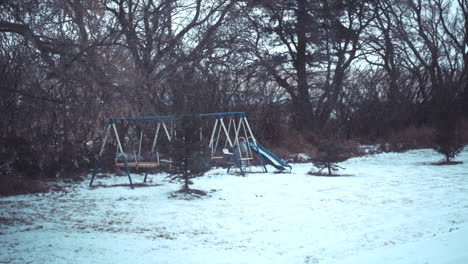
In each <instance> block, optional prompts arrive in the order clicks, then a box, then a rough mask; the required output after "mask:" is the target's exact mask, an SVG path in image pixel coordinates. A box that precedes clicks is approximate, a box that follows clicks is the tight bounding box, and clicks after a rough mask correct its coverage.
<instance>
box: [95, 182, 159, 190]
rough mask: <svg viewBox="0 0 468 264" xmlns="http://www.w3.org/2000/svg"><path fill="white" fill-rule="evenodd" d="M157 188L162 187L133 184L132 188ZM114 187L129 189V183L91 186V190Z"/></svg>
mask: <svg viewBox="0 0 468 264" xmlns="http://www.w3.org/2000/svg"><path fill="white" fill-rule="evenodd" d="M157 186H162V184H148V183H133V187H137V188H140V187H157ZM114 187H130V184H129V183H125V184H123V183H120V184H109V185H103V184H93V186H91V189H97V188H114Z"/></svg>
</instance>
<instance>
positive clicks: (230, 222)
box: [0, 148, 468, 264]
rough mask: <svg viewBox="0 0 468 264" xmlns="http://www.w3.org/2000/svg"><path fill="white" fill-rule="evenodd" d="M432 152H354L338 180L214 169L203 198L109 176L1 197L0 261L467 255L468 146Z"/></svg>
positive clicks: (300, 172)
mask: <svg viewBox="0 0 468 264" xmlns="http://www.w3.org/2000/svg"><path fill="white" fill-rule="evenodd" d="M438 160H440V156H439V155H437V154H436V153H434V152H433V151H432V150H413V151H408V152H405V153H382V154H377V155H374V156H366V157H360V158H353V159H350V160H348V161H346V162H343V163H342V164H340V166H342V167H345V168H346V170H345V171H342V172H343V174H346V175H350V176H343V177H317V176H311V175H308V174H307V172H308V171H309V170H310V169H311V168H312V165H311V164H310V163H309V164H293V173H291V174H278V173H252V174H248V176H247V177H240V176H235V175H231V174H226V172H225V170H222V169H215V170H212V171H210V172H208V173H207V174H206V176H204V177H202V178H198V179H195V180H194V185H193V186H192V187H193V188H197V189H201V190H205V191H207V192H208V193H209V195H208V196H207V197H203V198H200V199H192V200H184V199H169V198H168V197H169V196H170V194H171V192H173V191H175V190H178V189H179V187H180V185H179V184H177V183H173V182H169V181H167V180H166V178H165V175H163V174H156V175H149V176H148V177H149V179H150V184H149V185H150V186H148V187H136V188H135V189H134V190H132V189H130V188H129V187H128V186H121V185H123V184H126V183H127V178H126V177H125V176H115V177H106V178H104V177H100V178H98V179H97V181H95V183H96V184H97V185H106V186H108V187H97V188H93V189H90V188H88V187H87V185H88V184H89V181H86V182H83V183H79V184H64V189H63V190H62V191H57V192H51V193H47V194H36V195H21V196H14V197H3V198H0V208H1V211H0V263H437V264H458V263H468V162H467V160H468V148H467V149H465V150H464V151H463V152H462V153H461V154H460V155H459V157H458V158H457V160H460V161H465V163H464V164H460V165H452V166H433V165H429V164H428V163H429V162H434V161H438ZM269 169H270V170H272V168H271V167H269ZM258 170H259V171H260V168H258ZM142 179H143V176H134V180H135V181H137V182H138V181H141V180H142ZM109 186H110V187H109Z"/></svg>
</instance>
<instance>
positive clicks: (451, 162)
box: [429, 161, 463, 166]
mask: <svg viewBox="0 0 468 264" xmlns="http://www.w3.org/2000/svg"><path fill="white" fill-rule="evenodd" d="M459 164H463V161H449V162H447V161H437V162H430V163H429V165H434V166H445V165H459Z"/></svg>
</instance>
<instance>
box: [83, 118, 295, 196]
mask: <svg viewBox="0 0 468 264" xmlns="http://www.w3.org/2000/svg"><path fill="white" fill-rule="evenodd" d="M187 117H189V118H190V117H193V118H195V117H202V118H207V117H215V118H216V119H215V123H214V126H213V129H212V132H211V137H210V140H209V145H208V153H209V155H208V157H205V159H204V162H203V163H204V165H206V166H211V165H212V164H213V163H214V162H216V161H218V162H219V161H220V162H222V163H225V164H228V172H229V171H230V169H231V167H233V166H234V167H236V168H238V169H239V171H240V173H241V175H244V174H245V173H246V168H248V167H249V166H250V165H251V162H252V161H253V159H254V156H253V153H256V154H257V155H258V157H259V160H260V163H261V165H262V168H263V170H264V172H268V171H267V168H266V164H270V165H272V166H273V167H275V168H276V169H278V170H280V171H284V170H287V169H289V170H291V169H292V167H291V166H290V165H287V164H286V163H284V162H283V161H282V160H281V159H280V158H278V157H277V156H275V155H274V154H273V153H271V152H270V151H268V150H267V149H265V148H264V147H263V146H261V145H260V144H259V143H258V142H257V140H256V139H255V137H254V135H253V133H252V129H251V128H250V124H249V122H248V120H247V118H246V116H245V113H243V112H225V113H206V114H194V115H179V116H154V117H114V118H110V119H109V124H108V126H107V129H106V133H105V136H104V140H103V143H102V146H101V148H100V151H99V156H98V159H97V161H96V166H95V169H94V171H93V175H92V178H91V182H90V184H89V186H92V184H93V181H94V178H95V177H96V174H97V172H98V170H99V168H100V163H101V159H102V158H103V157H104V156H103V154H104V149H105V146H106V144H107V142H108V139H109V136H110V134H111V130H112V132H113V134H114V137H115V141H116V154H115V157H114V159H115V166H116V167H119V168H122V169H125V171H126V172H127V176H128V180H129V182H130V186H131V187H132V188H133V183H132V177H131V173H130V169H132V170H140V169H141V170H143V171H144V172H145V178H144V182H146V178H147V175H148V170H149V169H151V168H156V167H158V166H160V164H161V162H169V163H170V162H171V159H170V157H169V159H160V149H159V147H158V141H159V140H161V138H162V137H163V136H165V138H166V140H167V142H168V143H169V144H171V141H172V137H173V133H174V131H173V129H172V126H171V125H169V123H170V122H171V121H173V120H176V119H181V118H187ZM139 121H144V122H149V121H152V123H153V127H151V128H154V123H156V126H155V128H154V136H153V140H152V144H151V148H150V151H149V160H147V161H144V158H143V157H142V144H143V143H142V142H143V135H144V133H143V128H141V129H140V133H139V140H138V151H136V149H135V148H134V149H133V156H132V154H131V153H130V154H129V153H127V152H125V151H124V147H123V144H122V141H121V139H120V137H119V133H118V130H117V126H116V123H118V122H139ZM160 134H163V136H160ZM200 139H201V140H202V139H203V132H202V129H201V128H200Z"/></svg>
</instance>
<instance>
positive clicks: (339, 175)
mask: <svg viewBox="0 0 468 264" xmlns="http://www.w3.org/2000/svg"><path fill="white" fill-rule="evenodd" d="M307 174H308V175H311V176H319V177H351V176H354V175H352V174H342V173H332V174H328V172H322V171H309V172H307Z"/></svg>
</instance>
